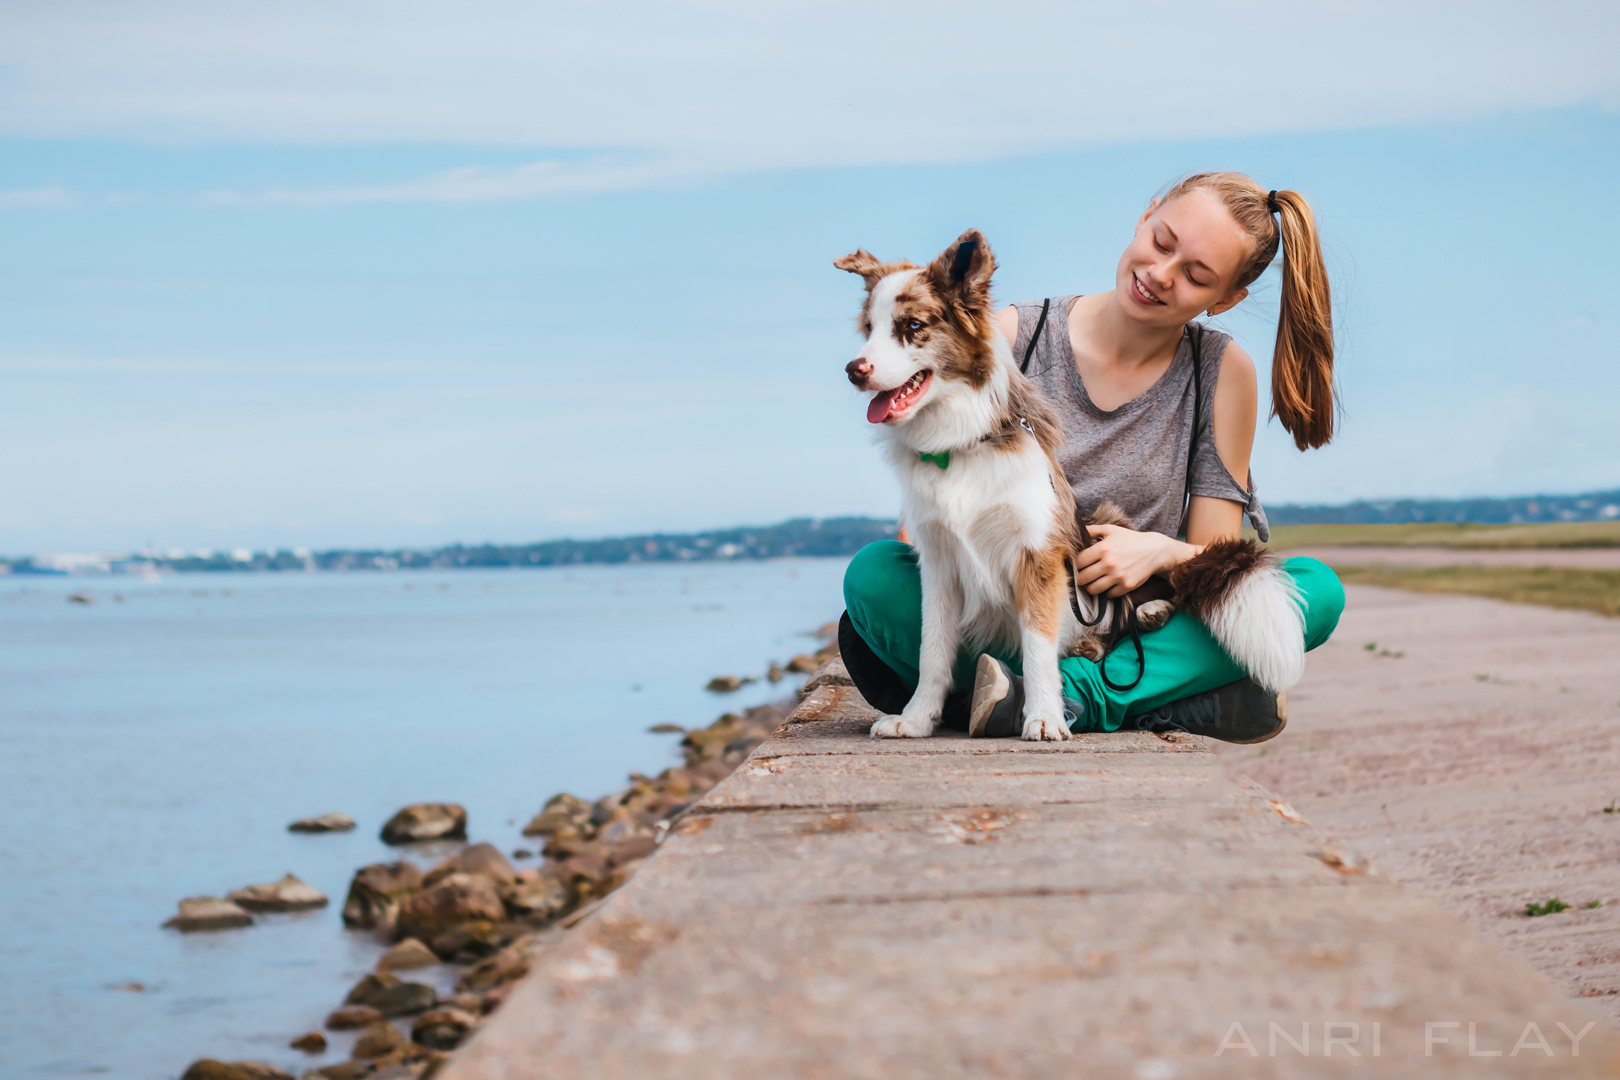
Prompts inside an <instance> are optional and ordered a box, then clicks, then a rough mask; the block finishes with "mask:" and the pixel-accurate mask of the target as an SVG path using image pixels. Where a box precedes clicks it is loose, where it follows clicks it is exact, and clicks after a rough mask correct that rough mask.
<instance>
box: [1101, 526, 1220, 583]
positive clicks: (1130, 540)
mask: <svg viewBox="0 0 1620 1080" xmlns="http://www.w3.org/2000/svg"><path fill="white" fill-rule="evenodd" d="M1086 528H1087V529H1088V530H1089V531H1090V533H1091V535H1092V536H1093V537H1094V540H1093V542H1092V544H1091V546H1090V547H1088V548H1086V549H1085V550H1084V551H1077V552H1075V555H1074V571H1075V578H1074V580H1075V581H1076V582H1077V583H1078V584H1079V585H1081V586H1082V587H1083V588H1084V589H1085V590H1086V591H1087V592H1089V593H1091V594H1092V595H1093V596H1101V595H1102V594H1103V593H1107V594H1108V595H1109V596H1124V595H1125V594H1126V593H1128V592H1130V591H1131V590H1132V589H1134V588H1137V587H1138V586H1140V585H1141V584H1142V583H1143V582H1145V581H1147V579H1148V578H1150V577H1152V576H1153V575H1154V574H1157V573H1159V572H1160V571H1163V570H1168V569H1169V568H1170V567H1172V566H1175V565H1176V564H1177V563H1181V562H1185V561H1186V560H1187V559H1189V558H1191V557H1192V556H1193V555H1195V554H1197V550H1198V549H1197V548H1194V547H1193V546H1192V545H1190V544H1183V543H1182V542H1181V541H1180V540H1175V539H1172V538H1171V537H1168V536H1165V535H1164V534H1163V533H1156V532H1137V531H1135V530H1134V529H1127V528H1125V527H1123V526H1121V525H1088V526H1086Z"/></svg>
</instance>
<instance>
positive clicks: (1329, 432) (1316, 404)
mask: <svg viewBox="0 0 1620 1080" xmlns="http://www.w3.org/2000/svg"><path fill="white" fill-rule="evenodd" d="M1269 200H1270V201H1271V202H1272V203H1274V204H1275V205H1276V207H1277V223H1278V228H1279V230H1280V233H1281V239H1282V303H1281V305H1280V307H1279V311H1278V315H1277V347H1276V348H1275V349H1274V350H1273V351H1272V354H1271V415H1273V416H1275V417H1276V418H1277V420H1278V422H1279V423H1281V424H1282V426H1283V430H1284V431H1287V432H1288V434H1290V435H1292V436H1293V437H1294V445H1295V446H1297V447H1299V448H1300V449H1301V450H1306V449H1310V448H1312V447H1318V446H1326V445H1327V444H1328V441H1329V440H1330V439H1332V438H1333V420H1334V411H1335V408H1334V406H1335V403H1334V395H1333V305H1332V297H1331V295H1330V293H1329V290H1328V277H1327V266H1326V265H1325V264H1324V263H1323V261H1322V242H1321V240H1320V239H1319V238H1318V237H1317V235H1316V219H1315V217H1313V216H1312V214H1311V207H1310V204H1309V203H1307V202H1306V201H1305V197H1304V196H1303V195H1301V194H1299V192H1297V191H1278V192H1274V193H1272V194H1271V195H1270V196H1269Z"/></svg>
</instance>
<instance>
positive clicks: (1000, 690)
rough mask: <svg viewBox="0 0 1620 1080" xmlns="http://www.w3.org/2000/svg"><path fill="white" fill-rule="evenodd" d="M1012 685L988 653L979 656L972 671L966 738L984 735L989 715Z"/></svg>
mask: <svg viewBox="0 0 1620 1080" xmlns="http://www.w3.org/2000/svg"><path fill="white" fill-rule="evenodd" d="M1011 689H1012V683H1011V682H1010V681H1009V680H1008V678H1007V676H1006V675H1005V674H1004V673H1003V672H1002V670H1001V665H1000V664H998V663H996V658H995V657H993V656H991V655H990V654H989V653H981V654H980V655H979V665H978V667H976V668H975V669H974V671H973V704H972V706H971V707H970V710H969V712H968V738H970V739H977V738H980V737H981V736H983V735H984V729H985V726H986V725H987V724H989V723H990V714H991V713H992V712H994V711H995V709H996V706H997V705H1000V704H1001V702H1002V701H1003V700H1004V699H1005V698H1006V696H1007V693H1008V691H1010V690H1011Z"/></svg>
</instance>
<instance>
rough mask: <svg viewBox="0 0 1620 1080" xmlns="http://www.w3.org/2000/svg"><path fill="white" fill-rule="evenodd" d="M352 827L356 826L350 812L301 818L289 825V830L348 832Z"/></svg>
mask: <svg viewBox="0 0 1620 1080" xmlns="http://www.w3.org/2000/svg"><path fill="white" fill-rule="evenodd" d="M352 828H354V818H352V817H350V816H349V815H348V814H322V815H321V816H320V817H308V818H300V819H299V820H297V821H295V822H293V823H292V824H291V825H289V826H287V831H288V832H302V833H323V832H348V831H349V830H350V829H352Z"/></svg>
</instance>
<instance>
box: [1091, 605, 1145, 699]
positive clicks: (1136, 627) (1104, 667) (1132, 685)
mask: <svg viewBox="0 0 1620 1080" xmlns="http://www.w3.org/2000/svg"><path fill="white" fill-rule="evenodd" d="M1125 618H1126V620H1127V621H1126V624H1125V627H1126V630H1127V631H1128V632H1129V634H1130V637H1131V644H1132V645H1135V646H1136V678H1134V679H1132V680H1131V681H1130V682H1128V683H1124V684H1120V683H1117V682H1115V681H1114V680H1113V679H1110V678H1109V677H1108V658H1109V657H1110V656H1113V655H1114V650H1115V649H1117V648H1119V641H1118V640H1115V642H1114V644H1113V645H1112V646H1110V647H1109V649H1108V651H1107V652H1105V653H1103V656H1102V659H1101V660H1098V661H1097V674H1098V675H1101V676H1102V681H1103V685H1104V686H1106V687H1108V689H1110V690H1112V691H1114V692H1115V693H1121V694H1122V693H1124V692H1125V691H1127V690H1135V689H1136V688H1137V686H1138V685H1140V684H1141V682H1142V676H1144V675H1146V674H1147V657H1146V655H1145V654H1144V653H1143V652H1142V625H1141V624H1140V623H1139V622H1137V621H1136V605H1134V604H1127V605H1126V614H1125Z"/></svg>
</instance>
